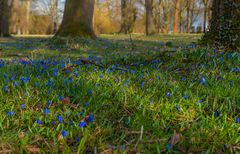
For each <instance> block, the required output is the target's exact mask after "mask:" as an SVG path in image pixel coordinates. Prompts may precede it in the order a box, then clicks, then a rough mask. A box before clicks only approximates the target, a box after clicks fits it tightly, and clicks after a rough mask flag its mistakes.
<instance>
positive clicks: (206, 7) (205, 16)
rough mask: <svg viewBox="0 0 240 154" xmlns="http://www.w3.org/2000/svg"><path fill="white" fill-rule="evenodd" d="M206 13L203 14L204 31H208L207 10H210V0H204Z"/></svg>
mask: <svg viewBox="0 0 240 154" xmlns="http://www.w3.org/2000/svg"><path fill="white" fill-rule="evenodd" d="M203 5H204V14H203V32H204V33H205V32H206V28H207V12H208V0H203Z"/></svg>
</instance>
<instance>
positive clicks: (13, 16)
mask: <svg viewBox="0 0 240 154" xmlns="http://www.w3.org/2000/svg"><path fill="white" fill-rule="evenodd" d="M19 11H20V10H19V0H12V1H11V6H10V33H13V34H17V31H18V29H19Z"/></svg>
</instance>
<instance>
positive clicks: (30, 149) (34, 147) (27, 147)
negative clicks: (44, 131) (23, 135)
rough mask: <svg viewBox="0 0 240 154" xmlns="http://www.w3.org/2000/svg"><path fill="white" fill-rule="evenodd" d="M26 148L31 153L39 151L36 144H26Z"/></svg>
mask: <svg viewBox="0 0 240 154" xmlns="http://www.w3.org/2000/svg"><path fill="white" fill-rule="evenodd" d="M26 149H27V150H28V152H29V153H31V154H37V153H40V149H39V148H38V147H37V146H36V145H28V146H26Z"/></svg>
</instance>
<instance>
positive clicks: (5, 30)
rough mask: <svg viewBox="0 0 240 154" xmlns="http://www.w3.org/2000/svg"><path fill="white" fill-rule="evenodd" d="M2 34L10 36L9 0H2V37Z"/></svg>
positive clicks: (0, 14) (0, 12) (0, 31)
mask: <svg viewBox="0 0 240 154" xmlns="http://www.w3.org/2000/svg"><path fill="white" fill-rule="evenodd" d="M2 36H10V34H9V6H8V0H0V37H2Z"/></svg>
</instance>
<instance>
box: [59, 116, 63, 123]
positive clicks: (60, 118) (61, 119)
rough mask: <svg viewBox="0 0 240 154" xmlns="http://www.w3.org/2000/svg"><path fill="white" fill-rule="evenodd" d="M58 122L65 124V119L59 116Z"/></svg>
mask: <svg viewBox="0 0 240 154" xmlns="http://www.w3.org/2000/svg"><path fill="white" fill-rule="evenodd" d="M58 122H60V123H63V117H62V116H61V115H59V116H58Z"/></svg>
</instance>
